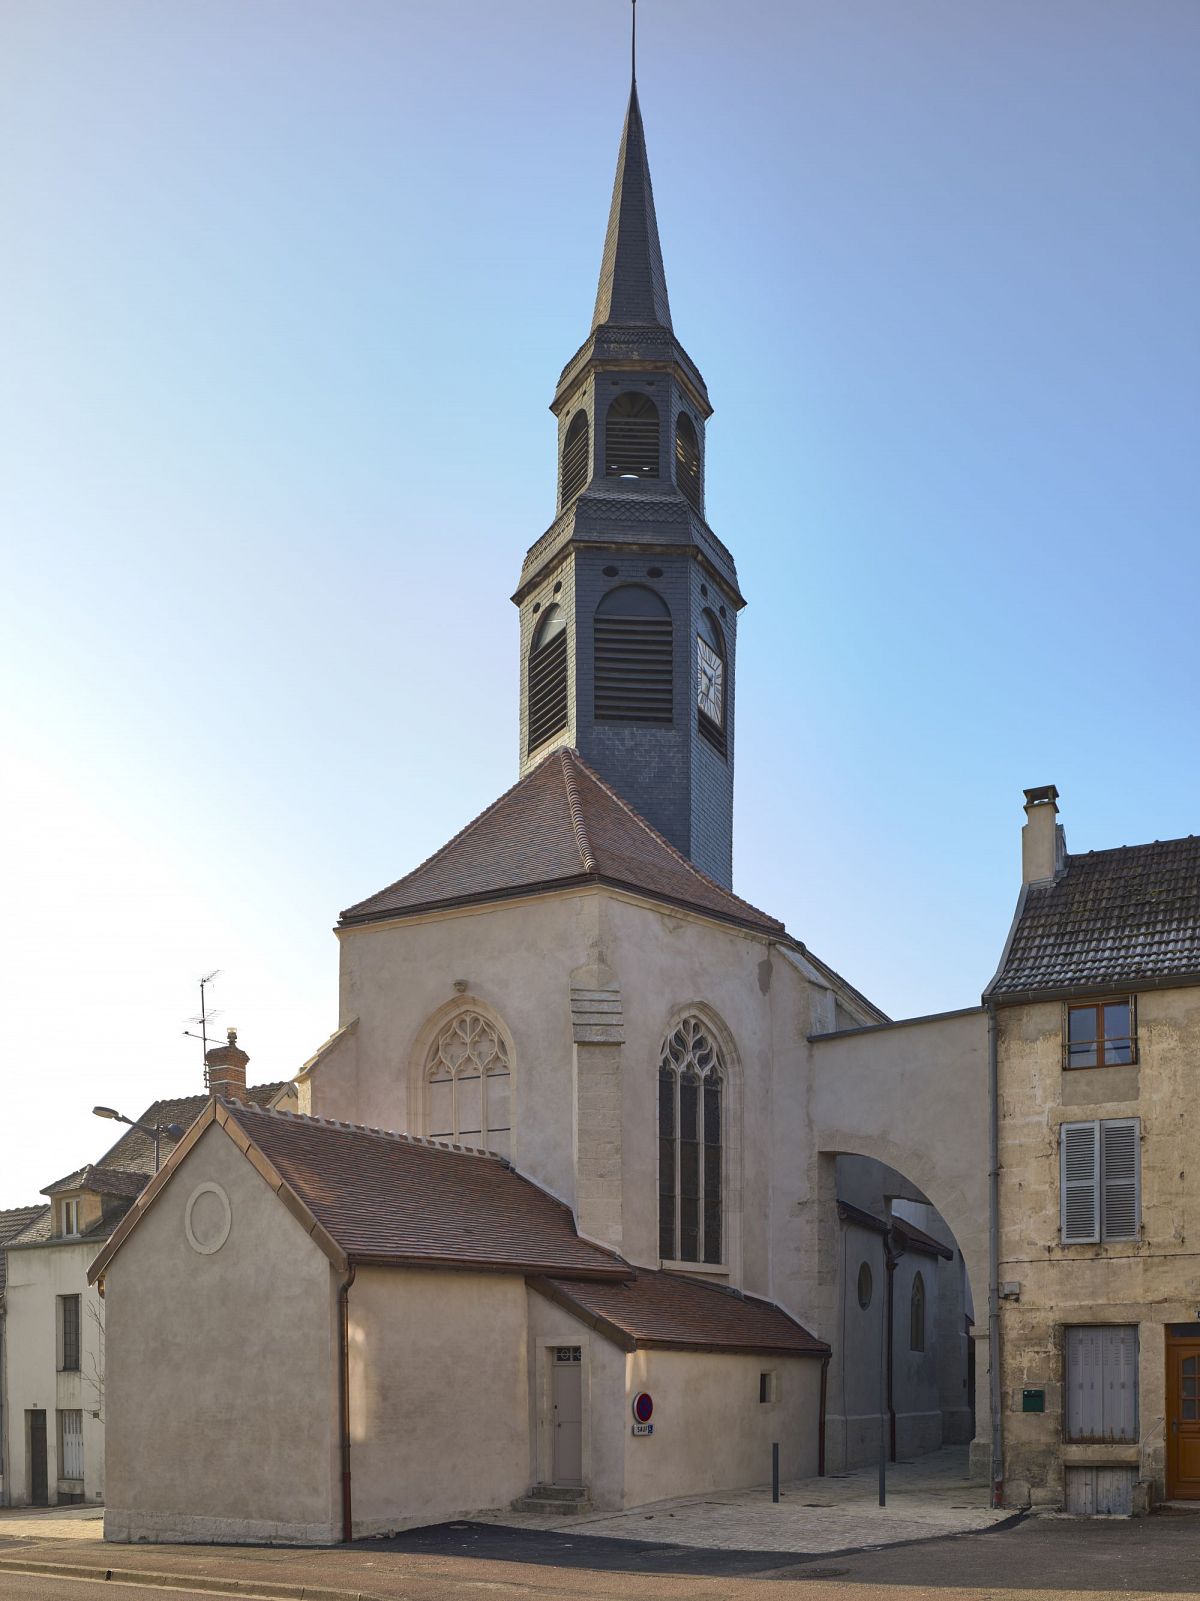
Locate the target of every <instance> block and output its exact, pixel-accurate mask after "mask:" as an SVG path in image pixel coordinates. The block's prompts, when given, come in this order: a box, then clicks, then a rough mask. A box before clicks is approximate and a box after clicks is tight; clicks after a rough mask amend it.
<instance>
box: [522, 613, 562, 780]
mask: <svg viewBox="0 0 1200 1601" xmlns="http://www.w3.org/2000/svg"><path fill="white" fill-rule="evenodd" d="M527 687H528V696H527V705H528V723H529V728H528V748H529V749H530V750H531V751H534V750H536V749H537V748H538V746H539V745H544V744H545V742H546V741H547V740H548V739H550V738H551V737H552V736H553V735H555V734H558V733H560V732H561V731H562V730H563V729H564V728H565V727H566V726H567V620H566V618H565V617H564V616H563V614H562V611H561V609H560V608H559V607H558V606H550V607H548V608H547V609H546V612H545V615H544V616H543V617H542V620H541V622H540V623H539V624H538V626H537V630H536V632H535V633H534V636H533V643H532V644H531V645H530V648H529V668H528V685H527Z"/></svg>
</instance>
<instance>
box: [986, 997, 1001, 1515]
mask: <svg viewBox="0 0 1200 1601" xmlns="http://www.w3.org/2000/svg"><path fill="white" fill-rule="evenodd" d="M987 1014H988V1391H989V1400H990V1403H991V1414H992V1505H993V1506H994V1507H998V1506H1003V1504H1004V1441H1003V1437H1002V1430H1003V1414H1002V1411H1001V1398H1002V1393H1003V1392H1002V1387H1001V1383H1000V1064H999V1048H998V1042H997V1031H996V1004H995V1002H994V1001H991V1000H989V1001H988V1003H987Z"/></svg>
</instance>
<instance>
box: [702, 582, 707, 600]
mask: <svg viewBox="0 0 1200 1601" xmlns="http://www.w3.org/2000/svg"><path fill="white" fill-rule="evenodd" d="M700 593H701V594H702V595H703V596H704V598H705V600H707V599H708V585H707V584H701V585H700Z"/></svg>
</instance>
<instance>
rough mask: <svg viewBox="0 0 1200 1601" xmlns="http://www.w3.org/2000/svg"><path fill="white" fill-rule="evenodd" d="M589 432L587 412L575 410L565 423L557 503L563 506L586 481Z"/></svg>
mask: <svg viewBox="0 0 1200 1601" xmlns="http://www.w3.org/2000/svg"><path fill="white" fill-rule="evenodd" d="M589 443H590V432H589V429H588V420H587V413H586V412H583V411H577V412H576V413H575V415H574V416H573V417H572V418H571V421H570V422H569V423H568V424H567V432H566V437H565V438H564V439H563V451H562V473H561V476H560V479H559V505H560V507H565V506H567V505H569V504H570V502H571V501H573V500H574V499H575V496H576V495H577V494H578V493H579V491H580V490H581V489H582V488H583V486H584V484H586V483H587V481H588V476H589V473H588V469H589V466H590V463H589V461H588V446H589Z"/></svg>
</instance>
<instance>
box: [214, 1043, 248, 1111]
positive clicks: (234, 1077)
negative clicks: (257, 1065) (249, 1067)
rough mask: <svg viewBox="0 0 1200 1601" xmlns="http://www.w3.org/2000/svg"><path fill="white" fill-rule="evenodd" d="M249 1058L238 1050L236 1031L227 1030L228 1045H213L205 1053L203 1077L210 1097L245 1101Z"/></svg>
mask: <svg viewBox="0 0 1200 1601" xmlns="http://www.w3.org/2000/svg"><path fill="white" fill-rule="evenodd" d="M249 1060H250V1058H249V1057H248V1056H247V1055H246V1053H245V1051H243V1050H239V1049H238V1042H237V1029H236V1028H231V1029H230V1030H229V1043H228V1045H214V1046H213V1048H212V1050H211V1051H208V1052H206V1053H205V1057H204V1067H205V1077H206V1078H207V1079H208V1093H209V1094H210V1095H225V1096H228V1098H229V1099H230V1100H233V1101H244V1100H245V1099H246V1063H247V1062H248V1061H249Z"/></svg>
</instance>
